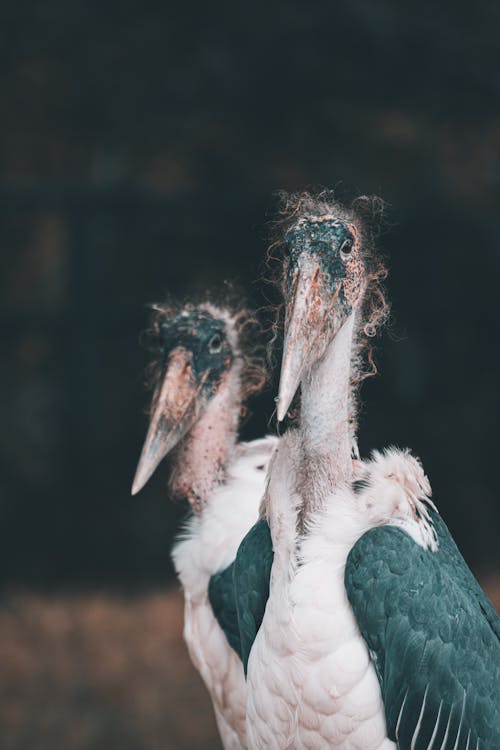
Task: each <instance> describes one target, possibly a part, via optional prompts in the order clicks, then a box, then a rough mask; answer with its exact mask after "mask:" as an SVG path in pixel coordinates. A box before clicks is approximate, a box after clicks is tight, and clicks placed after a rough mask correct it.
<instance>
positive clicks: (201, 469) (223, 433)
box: [169, 366, 241, 513]
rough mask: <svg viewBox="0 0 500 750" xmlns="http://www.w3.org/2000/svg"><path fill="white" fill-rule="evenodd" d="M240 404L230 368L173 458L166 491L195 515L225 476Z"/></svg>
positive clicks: (236, 373) (236, 376)
mask: <svg viewBox="0 0 500 750" xmlns="http://www.w3.org/2000/svg"><path fill="white" fill-rule="evenodd" d="M240 405H241V395H240V373H239V368H237V367H236V366H233V368H232V370H231V371H230V372H229V373H228V374H227V375H226V377H225V380H224V381H223V382H222V383H221V385H220V386H219V390H218V392H217V393H216V395H215V396H214V397H213V398H212V399H211V400H210V402H209V403H208V405H207V407H206V408H205V410H204V412H203V414H202V415H201V417H200V418H199V419H198V421H197V422H196V423H195V424H194V425H193V427H192V428H191V429H190V431H189V432H188V434H187V435H186V437H185V438H184V439H183V440H182V441H181V442H180V443H179V446H178V447H177V449H176V451H175V453H174V455H173V458H172V471H171V475H170V481H169V489H170V491H171V492H172V494H173V495H175V496H177V497H185V498H187V500H188V501H189V503H190V505H191V507H192V509H193V510H194V512H196V513H200V512H202V511H203V508H204V507H205V506H206V504H207V502H208V501H209V497H210V494H211V493H212V491H213V490H214V489H215V488H216V487H217V485H219V484H220V483H221V482H222V481H223V480H224V478H225V476H226V472H227V466H228V463H229V461H230V459H231V456H232V453H233V451H234V448H235V445H236V439H237V433H238V421H239V412H240Z"/></svg>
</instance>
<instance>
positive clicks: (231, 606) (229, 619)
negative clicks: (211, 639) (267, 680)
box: [208, 519, 273, 674]
mask: <svg viewBox="0 0 500 750" xmlns="http://www.w3.org/2000/svg"><path fill="white" fill-rule="evenodd" d="M272 564H273V545H272V540H271V532H270V530H269V525H268V523H267V521H266V520H265V519H261V520H260V521H257V523H256V524H255V525H254V526H252V528H251V529H250V531H249V532H248V534H247V535H246V536H245V537H244V539H243V541H242V542H241V544H240V546H239V548H238V552H237V553H236V559H235V560H234V562H232V563H231V565H229V566H228V567H227V568H226V569H225V570H223V571H221V572H220V573H216V574H215V575H213V576H212V578H211V579H210V583H209V587H208V596H209V600H210V604H211V606H212V610H213V613H214V615H215V617H216V619H217V622H218V623H219V625H220V626H221V628H222V630H223V631H224V633H225V634H226V638H227V640H228V641H229V644H230V645H231V646H232V648H233V649H234V650H235V651H236V653H237V654H238V655H239V656H240V658H241V660H242V661H243V666H244V668H245V674H246V670H247V664H248V657H249V656H250V650H251V648H252V645H253V642H254V640H255V636H256V635H257V632H258V630H259V628H260V625H261V623H262V619H263V617H264V611H265V609H266V603H267V600H268V597H269V580H270V578H271V567H272Z"/></svg>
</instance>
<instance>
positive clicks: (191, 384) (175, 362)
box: [132, 347, 204, 495]
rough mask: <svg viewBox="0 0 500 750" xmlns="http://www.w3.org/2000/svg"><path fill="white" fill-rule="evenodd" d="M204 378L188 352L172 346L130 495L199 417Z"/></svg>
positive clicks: (138, 489)
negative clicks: (196, 369)
mask: <svg viewBox="0 0 500 750" xmlns="http://www.w3.org/2000/svg"><path fill="white" fill-rule="evenodd" d="M203 382H204V379H203V378H201V379H197V378H196V377H195V375H194V373H193V369H192V364H191V358H190V355H189V353H188V352H187V351H186V350H185V349H184V348H182V347H178V348H177V349H174V350H173V351H172V352H171V354H170V356H169V358H168V360H167V362H166V364H165V367H164V370H163V373H162V378H161V381H160V383H159V384H158V387H157V389H156V392H155V394H154V397H153V403H152V407H151V416H150V422H149V429H148V434H147V435H146V440H145V441H144V446H143V448H142V453H141V457H140V459H139V464H138V466H137V470H136V472H135V477H134V482H133V485H132V495H135V494H137V492H139V491H140V490H141V489H142V488H143V487H144V485H145V484H146V482H147V481H148V480H149V478H150V477H151V475H152V474H153V473H154V471H155V469H156V467H157V466H158V464H159V463H160V461H161V460H162V459H163V458H164V457H165V456H166V455H167V453H168V452H169V451H171V450H172V448H174V447H175V446H176V445H177V443H178V442H179V441H180V440H181V439H182V438H183V437H184V435H185V434H186V432H187V431H188V430H189V428H190V427H191V425H192V424H193V422H195V421H196V419H197V418H198V416H199V412H200V410H201V406H202V404H201V389H202V386H203Z"/></svg>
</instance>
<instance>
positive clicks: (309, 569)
mask: <svg viewBox="0 0 500 750" xmlns="http://www.w3.org/2000/svg"><path fill="white" fill-rule="evenodd" d="M291 447H292V449H293V445H292V446H291ZM285 450H286V447H285ZM279 452H280V454H281V453H282V449H281V447H280V451H279ZM283 457H285V458H286V454H285V453H283V454H282V456H281V458H282V459H283ZM287 466H288V467H289V461H287V460H283V461H281V460H280V456H278V458H277V459H276V461H275V463H274V465H273V467H272V476H271V481H270V485H269V490H268V500H270V502H268V513H269V521H270V524H271V531H272V535H273V543H274V547H275V562H274V565H273V570H272V576H271V590H270V597H269V601H268V604H267V607H266V612H265V616H264V621H263V624H262V627H261V629H260V631H259V633H258V635H257V638H256V641H255V643H254V646H253V648H252V652H251V655H250V661H249V666H248V694H249V697H248V704H247V735H248V743H249V747H253V748H262V747H266V748H267V747H268V748H276V749H277V748H280V749H282V748H296V749H297V750H320V749H321V750H322V749H323V748H324V749H325V750H326V749H327V748H345V750H347V749H348V748H349V749H350V750H370V749H372V750H376V749H377V748H383V749H384V750H385V749H388V748H395V745H394V743H393V742H391V741H390V740H388V739H387V734H386V725H385V715H384V707H383V703H382V697H381V693H380V688H379V684H378V680H377V677H376V674H375V670H374V668H373V665H372V663H371V660H370V655H369V652H368V648H367V646H366V644H365V641H364V639H363V638H362V636H361V634H360V632H359V629H358V626H357V623H356V621H355V618H354V615H353V612H352V609H351V606H350V604H349V602H348V600H347V596H346V593H345V587H344V571H345V563H346V560H347V556H348V554H349V551H350V549H351V548H352V546H353V544H354V543H355V542H356V541H357V539H359V537H360V536H361V535H362V534H363V533H364V532H365V531H367V530H368V529H369V528H372V527H373V526H375V525H378V524H380V523H397V524H398V525H400V526H403V527H404V528H406V530H407V531H408V533H410V534H412V536H414V537H415V538H416V541H418V542H419V543H422V544H425V542H426V537H425V534H424V535H423V538H422V540H420V537H419V534H420V527H419V526H417V524H416V523H415V522H414V521H413V520H412V518H411V514H410V513H409V510H408V507H407V506H408V502H409V501H413V499H414V498H413V499H412V497H413V496H412V488H413V489H415V488H416V487H417V485H418V483H419V482H420V483H421V484H422V483H424V484H425V482H426V480H425V477H424V475H423V472H422V471H421V468H420V466H419V465H418V464H417V462H415V461H414V459H412V458H411V457H408V456H406V455H405V454H400V453H397V454H396V453H395V452H393V453H391V454H390V455H387V456H380V455H377V456H375V458H374V460H373V461H372V462H367V463H366V464H365V465H364V467H363V471H365V473H366V475H367V472H369V471H370V472H371V475H372V477H371V478H372V480H373V484H372V485H371V488H372V494H371V495H370V494H369V493H365V494H363V495H359V496H357V497H355V496H353V493H352V491H351V490H350V489H348V488H344V489H340V490H339V491H338V492H336V493H335V496H332V498H331V502H329V503H328V506H327V508H326V509H325V511H324V512H323V513H321V514H320V515H318V516H317V517H316V518H315V519H314V522H313V523H311V524H310V525H309V527H308V529H307V532H306V534H305V536H304V538H302V539H301V538H298V537H297V532H296V531H295V529H296V523H295V521H296V509H295V508H294V497H293V493H294V489H293V485H292V484H291V482H290V479H289V477H290V471H289V469H288V471H287ZM384 472H385V473H384ZM415 477H417V479H418V482H417V483H416V484H415V483H414V484H411V483H412V482H413V479H414V478H415ZM375 480H376V481H375ZM408 482H410V485H411V486H410V485H408ZM384 483H385V484H384ZM407 485H408V486H407ZM425 488H426V489H427V488H428V485H425ZM373 492H375V493H376V495H377V499H378V500H379V503H378V506H377V507H376V508H375V507H373V506H372V500H373V499H374V497H373ZM413 494H418V493H416V492H415V493H413ZM421 494H422V493H421ZM424 494H425V493H424ZM381 498H386V502H385V503H381V502H380V500H381ZM408 498H409V501H408ZM298 502H299V500H298V499H297V504H298ZM417 502H418V500H417ZM370 511H371V512H370ZM429 544H431V541H429Z"/></svg>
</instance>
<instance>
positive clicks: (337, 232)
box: [268, 191, 389, 421]
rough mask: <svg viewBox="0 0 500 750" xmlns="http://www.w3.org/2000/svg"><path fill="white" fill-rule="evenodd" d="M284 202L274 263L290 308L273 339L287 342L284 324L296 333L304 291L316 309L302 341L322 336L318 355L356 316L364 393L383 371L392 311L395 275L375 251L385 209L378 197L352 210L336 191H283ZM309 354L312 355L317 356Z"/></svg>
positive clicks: (355, 381) (356, 378) (359, 201)
mask: <svg viewBox="0 0 500 750" xmlns="http://www.w3.org/2000/svg"><path fill="white" fill-rule="evenodd" d="M280 197H281V206H280V211H279V214H278V219H277V220H276V222H275V234H276V240H275V242H274V243H273V244H272V245H271V247H270V250H269V256H268V262H269V266H270V267H271V268H273V267H274V268H275V272H274V274H273V276H274V279H275V281H276V282H277V284H278V286H279V287H280V289H281V292H282V294H283V300H284V304H282V305H281V306H279V307H278V308H277V315H276V320H275V323H274V326H273V328H274V338H273V341H274V340H276V339H277V338H279V336H280V331H281V330H282V325H283V322H284V328H285V331H286V330H287V329H288V326H289V324H290V316H291V314H292V312H294V311H293V305H292V304H290V303H291V302H292V301H293V300H294V298H297V292H298V302H299V303H300V297H302V299H303V301H304V300H306V302H305V305H304V306H305V307H307V308H308V310H309V314H308V315H307V316H305V315H303V316H302V322H301V327H302V333H301V337H302V339H303V340H304V341H309V340H312V339H313V338H315V339H316V341H315V345H316V356H317V357H320V356H321V355H322V353H323V351H324V346H326V344H327V341H328V339H329V338H330V337H331V335H335V333H336V332H337V331H338V330H339V329H340V327H341V326H342V324H343V322H344V321H345V320H346V319H347V318H348V317H349V316H350V315H351V313H352V312H353V311H356V313H357V315H356V318H357V321H359V323H357V324H356V326H355V334H354V350H353V367H352V370H351V379H352V387H353V389H354V390H357V387H358V385H359V384H360V383H361V381H362V380H363V379H364V378H365V377H368V376H369V375H374V374H376V371H377V370H376V366H375V363H374V360H373V352H372V343H371V342H372V339H373V337H374V336H375V334H376V332H377V330H378V328H379V326H380V325H381V323H383V322H384V321H385V320H386V319H387V316H388V312H389V307H388V304H387V302H386V299H385V295H384V291H383V286H382V283H383V280H384V279H385V277H386V275H387V271H386V268H385V265H384V263H383V262H382V259H381V257H380V256H379V254H378V253H377V251H376V250H375V242H376V238H377V237H378V235H379V234H380V227H381V225H382V219H381V217H382V215H383V210H384V204H383V202H382V201H381V200H380V199H378V198H376V197H367V196H361V197H360V198H356V199H355V200H353V201H352V203H351V205H350V206H346V205H343V204H341V203H340V202H339V201H337V200H336V199H335V197H334V195H333V193H332V192H331V191H322V192H318V193H316V194H311V193H307V192H305V193H297V194H291V195H290V194H285V193H283V194H282V195H281V196H280ZM299 277H300V279H299ZM298 286H299V288H298ZM283 311H285V319H284V321H283V314H282V313H283ZM296 313H297V310H295V312H294V314H296ZM285 343H286V342H285ZM302 354H304V355H307V356H309V355H310V352H307V351H304V352H303V353H302ZM271 360H272V354H271ZM292 385H293V384H292ZM285 390H286V386H285ZM294 411H295V410H294ZM353 421H355V416H354V415H353Z"/></svg>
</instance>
